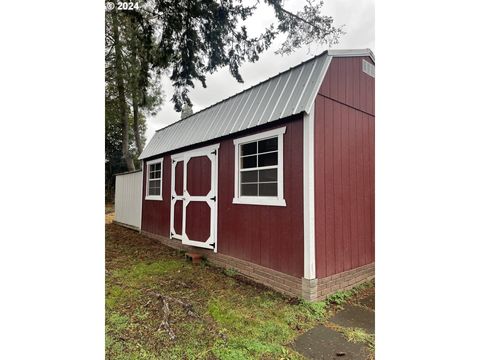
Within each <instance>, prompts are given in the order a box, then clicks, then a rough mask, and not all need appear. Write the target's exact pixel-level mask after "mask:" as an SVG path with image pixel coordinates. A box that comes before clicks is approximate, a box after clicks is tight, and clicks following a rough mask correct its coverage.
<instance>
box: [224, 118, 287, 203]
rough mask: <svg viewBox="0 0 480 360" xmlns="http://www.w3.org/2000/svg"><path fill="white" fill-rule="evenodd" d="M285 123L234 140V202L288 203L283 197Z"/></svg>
mask: <svg viewBox="0 0 480 360" xmlns="http://www.w3.org/2000/svg"><path fill="white" fill-rule="evenodd" d="M283 134H285V127H282V128H279V129H274V130H270V131H265V132H262V133H260V134H255V135H250V136H245V137H243V138H240V139H235V140H233V144H234V145H235V189H234V198H233V203H234V204H250V205H271V206H286V203H285V199H284V198H283Z"/></svg>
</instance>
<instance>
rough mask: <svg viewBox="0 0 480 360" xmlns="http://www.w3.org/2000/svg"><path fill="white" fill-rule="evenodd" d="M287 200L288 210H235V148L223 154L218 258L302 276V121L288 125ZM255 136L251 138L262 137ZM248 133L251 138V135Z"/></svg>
mask: <svg viewBox="0 0 480 360" xmlns="http://www.w3.org/2000/svg"><path fill="white" fill-rule="evenodd" d="M281 126H286V128H287V129H286V132H285V135H284V196H285V201H286V203H287V206H286V207H278V206H257V205H242V204H232V199H233V195H234V194H233V191H234V171H235V170H234V167H235V159H234V156H235V154H234V145H233V141H232V139H229V140H224V141H222V142H221V145H220V149H219V152H218V154H219V164H218V173H219V179H218V180H219V188H218V201H219V203H218V245H217V246H218V248H217V249H218V252H220V253H222V254H226V255H230V256H233V257H236V258H240V259H244V260H248V261H251V262H254V263H256V264H259V265H262V266H265V267H268V268H271V269H274V270H278V271H281V272H284V273H286V274H290V275H294V276H298V277H302V276H303V120H302V117H301V116H299V117H298V118H297V119H296V120H294V121H291V122H288V123H286V124H284V125H276V126H272V127H270V128H269V129H271V128H276V127H281ZM262 131H265V129H263V130H258V129H257V130H256V131H253V132H250V133H252V134H253V133H257V132H262ZM250 133H249V134H250Z"/></svg>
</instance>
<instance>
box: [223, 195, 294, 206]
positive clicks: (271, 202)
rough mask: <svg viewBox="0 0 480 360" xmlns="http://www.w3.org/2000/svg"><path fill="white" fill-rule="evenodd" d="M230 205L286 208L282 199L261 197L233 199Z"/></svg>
mask: <svg viewBox="0 0 480 360" xmlns="http://www.w3.org/2000/svg"><path fill="white" fill-rule="evenodd" d="M232 203H233V204H244V205H264V206H287V203H286V202H285V200H284V199H278V198H262V197H241V198H233V201H232Z"/></svg>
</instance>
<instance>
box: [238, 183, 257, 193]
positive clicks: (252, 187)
mask: <svg viewBox="0 0 480 360" xmlns="http://www.w3.org/2000/svg"><path fill="white" fill-rule="evenodd" d="M241 195H242V196H258V184H242V185H241Z"/></svg>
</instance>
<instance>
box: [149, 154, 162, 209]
mask: <svg viewBox="0 0 480 360" xmlns="http://www.w3.org/2000/svg"><path fill="white" fill-rule="evenodd" d="M158 163H160V169H161V170H160V173H161V174H162V176H161V177H160V195H148V190H149V186H148V182H149V180H150V178H149V176H150V165H153V164H158ZM145 171H146V172H147V176H146V177H145V200H163V196H162V194H163V158H160V159H155V160H150V161H147V168H146V170H145ZM157 180H158V179H157Z"/></svg>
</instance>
